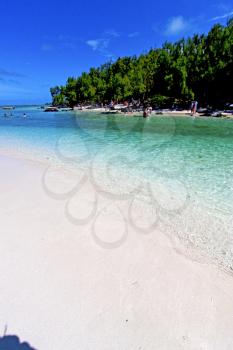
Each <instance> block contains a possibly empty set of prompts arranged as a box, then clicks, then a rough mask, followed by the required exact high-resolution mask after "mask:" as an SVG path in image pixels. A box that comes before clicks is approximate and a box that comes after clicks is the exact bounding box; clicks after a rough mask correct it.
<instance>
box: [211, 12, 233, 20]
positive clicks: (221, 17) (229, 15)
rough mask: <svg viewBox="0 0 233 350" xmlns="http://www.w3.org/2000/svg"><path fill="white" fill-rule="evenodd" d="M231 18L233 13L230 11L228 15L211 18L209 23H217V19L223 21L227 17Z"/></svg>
mask: <svg viewBox="0 0 233 350" xmlns="http://www.w3.org/2000/svg"><path fill="white" fill-rule="evenodd" d="M231 16H233V11H230V12H228V13H225V14H224V15H222V16H216V17H213V18H211V21H218V20H219V19H224V18H228V17H231Z"/></svg>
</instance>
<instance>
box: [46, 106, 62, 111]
mask: <svg viewBox="0 0 233 350" xmlns="http://www.w3.org/2000/svg"><path fill="white" fill-rule="evenodd" d="M44 111H45V112H58V111H59V109H58V108H57V107H53V106H49V107H46V108H45V109H44Z"/></svg>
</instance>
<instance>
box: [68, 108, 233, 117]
mask: <svg viewBox="0 0 233 350" xmlns="http://www.w3.org/2000/svg"><path fill="white" fill-rule="evenodd" d="M74 111H75V112H79V113H89V112H90V113H100V114H105V115H106V114H110V115H114V114H116V115H123V116H124V115H125V116H142V114H143V112H128V113H124V112H121V111H120V110H119V111H118V110H113V111H110V110H106V109H105V108H83V109H82V110H80V109H74ZM221 114H222V117H220V118H223V119H224V118H230V119H231V118H233V114H232V113H227V112H221ZM151 116H152V117H156V116H164V117H172V116H177V117H190V116H191V112H190V110H182V111H171V110H168V109H166V110H161V112H157V113H156V112H155V111H153V112H152V114H151ZM194 117H202V118H203V117H204V118H210V117H208V116H205V115H203V113H198V112H197V113H195V116H194ZM215 118H216V117H215ZM218 118H219V117H218Z"/></svg>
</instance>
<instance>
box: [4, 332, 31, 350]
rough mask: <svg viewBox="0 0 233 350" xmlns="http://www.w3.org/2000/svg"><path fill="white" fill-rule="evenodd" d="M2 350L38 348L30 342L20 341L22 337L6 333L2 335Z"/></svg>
mask: <svg viewBox="0 0 233 350" xmlns="http://www.w3.org/2000/svg"><path fill="white" fill-rule="evenodd" d="M0 350H36V349H35V348H32V347H31V346H30V345H29V344H28V343H26V342H23V343H20V339H19V338H18V337H17V336H16V335H5V336H4V337H0Z"/></svg>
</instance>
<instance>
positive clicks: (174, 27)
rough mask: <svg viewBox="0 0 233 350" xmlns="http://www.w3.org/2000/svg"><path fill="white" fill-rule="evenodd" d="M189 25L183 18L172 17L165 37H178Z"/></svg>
mask: <svg viewBox="0 0 233 350" xmlns="http://www.w3.org/2000/svg"><path fill="white" fill-rule="evenodd" d="M188 26H189V23H188V22H187V21H186V20H185V19H184V17H183V16H177V17H172V18H170V19H169V21H168V24H167V28H166V30H165V35H178V34H181V33H182V32H183V31H184V30H186V29H187V28H188Z"/></svg>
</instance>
